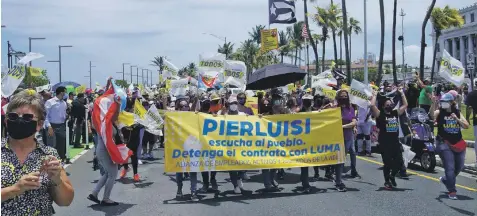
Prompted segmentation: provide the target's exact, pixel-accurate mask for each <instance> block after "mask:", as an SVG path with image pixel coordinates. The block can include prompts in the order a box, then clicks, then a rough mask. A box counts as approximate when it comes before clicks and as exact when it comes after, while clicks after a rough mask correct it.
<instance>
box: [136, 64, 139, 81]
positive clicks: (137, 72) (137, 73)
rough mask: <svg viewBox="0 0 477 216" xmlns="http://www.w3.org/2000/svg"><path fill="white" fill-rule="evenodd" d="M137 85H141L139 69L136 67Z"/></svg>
mask: <svg viewBox="0 0 477 216" xmlns="http://www.w3.org/2000/svg"><path fill="white" fill-rule="evenodd" d="M136 84H137V85H139V67H136Z"/></svg>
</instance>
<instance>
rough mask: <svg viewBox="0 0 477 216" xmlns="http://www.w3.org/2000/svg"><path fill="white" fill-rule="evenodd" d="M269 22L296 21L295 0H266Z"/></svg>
mask: <svg viewBox="0 0 477 216" xmlns="http://www.w3.org/2000/svg"><path fill="white" fill-rule="evenodd" d="M268 17H269V24H272V23H282V24H283V23H285V24H290V23H296V17H295V2H294V1H286V0H268Z"/></svg>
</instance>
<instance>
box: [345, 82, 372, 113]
mask: <svg viewBox="0 0 477 216" xmlns="http://www.w3.org/2000/svg"><path fill="white" fill-rule="evenodd" d="M350 89H351V90H350V91H349V100H350V102H351V103H352V104H356V105H358V106H359V107H362V108H368V107H369V97H371V96H373V89H372V88H371V86H369V85H365V84H364V83H361V82H359V81H357V80H355V79H353V81H352V82H351V87H350Z"/></svg>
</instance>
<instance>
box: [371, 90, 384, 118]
mask: <svg viewBox="0 0 477 216" xmlns="http://www.w3.org/2000/svg"><path fill="white" fill-rule="evenodd" d="M376 95H377V92H376V91H374V92H373V96H372V97H371V101H370V103H371V105H370V106H369V107H370V108H371V112H372V114H373V116H374V117H375V118H377V117H379V114H381V111H379V109H378V108H377V107H376Z"/></svg>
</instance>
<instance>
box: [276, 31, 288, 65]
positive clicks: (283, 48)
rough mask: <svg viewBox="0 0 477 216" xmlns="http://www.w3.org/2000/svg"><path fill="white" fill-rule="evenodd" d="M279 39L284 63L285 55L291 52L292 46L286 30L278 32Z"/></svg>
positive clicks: (279, 48) (281, 58)
mask: <svg viewBox="0 0 477 216" xmlns="http://www.w3.org/2000/svg"><path fill="white" fill-rule="evenodd" d="M278 36H279V37H280V38H279V41H278V50H279V52H280V62H281V63H283V56H285V55H287V54H288V53H289V52H290V46H289V43H288V38H287V35H286V33H285V32H284V31H279V32H278Z"/></svg>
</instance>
